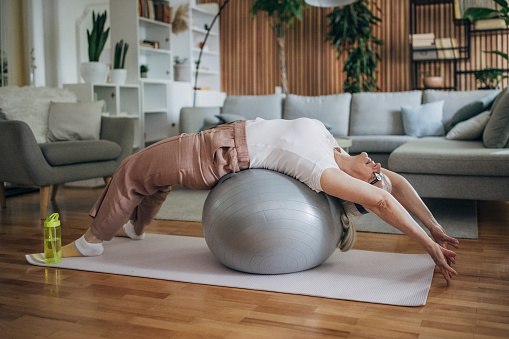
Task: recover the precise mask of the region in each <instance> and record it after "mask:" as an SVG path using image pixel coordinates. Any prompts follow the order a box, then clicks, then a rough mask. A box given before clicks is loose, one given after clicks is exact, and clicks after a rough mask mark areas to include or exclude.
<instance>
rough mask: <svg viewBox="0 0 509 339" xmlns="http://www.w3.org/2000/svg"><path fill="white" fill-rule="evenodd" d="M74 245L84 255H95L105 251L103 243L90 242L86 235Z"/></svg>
mask: <svg viewBox="0 0 509 339" xmlns="http://www.w3.org/2000/svg"><path fill="white" fill-rule="evenodd" d="M74 246H76V249H77V250H78V252H79V253H80V254H82V255H83V256H84V257H95V256H98V255H101V254H103V252H104V246H103V244H102V243H96V244H93V243H89V242H88V241H86V240H85V236H84V235H82V236H81V238H79V239H78V240H76V241H75V242H74Z"/></svg>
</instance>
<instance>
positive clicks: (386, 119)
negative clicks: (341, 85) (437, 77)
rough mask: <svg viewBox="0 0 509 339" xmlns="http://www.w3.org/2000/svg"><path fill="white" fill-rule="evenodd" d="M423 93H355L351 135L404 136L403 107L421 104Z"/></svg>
mask: <svg viewBox="0 0 509 339" xmlns="http://www.w3.org/2000/svg"><path fill="white" fill-rule="evenodd" d="M421 98H422V94H421V91H410V92H395V93H354V94H353V96H352V106H351V110H350V132H349V134H350V135H387V134H392V135H403V134H405V132H404V130H403V121H402V118H401V106H417V105H420V104H421Z"/></svg>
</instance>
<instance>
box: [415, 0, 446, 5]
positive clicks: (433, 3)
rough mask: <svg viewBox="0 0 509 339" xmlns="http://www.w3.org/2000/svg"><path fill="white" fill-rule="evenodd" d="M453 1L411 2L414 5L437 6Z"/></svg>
mask: <svg viewBox="0 0 509 339" xmlns="http://www.w3.org/2000/svg"><path fill="white" fill-rule="evenodd" d="M453 2H454V0H413V1H412V3H414V4H415V5H439V4H451V3H453Z"/></svg>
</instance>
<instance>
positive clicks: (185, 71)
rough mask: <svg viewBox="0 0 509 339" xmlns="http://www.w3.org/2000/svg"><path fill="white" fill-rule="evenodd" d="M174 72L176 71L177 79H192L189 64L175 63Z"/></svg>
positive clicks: (175, 77) (175, 76)
mask: <svg viewBox="0 0 509 339" xmlns="http://www.w3.org/2000/svg"><path fill="white" fill-rule="evenodd" d="M173 72H174V73H175V75H174V79H175V81H191V70H190V69H189V65H175V66H173Z"/></svg>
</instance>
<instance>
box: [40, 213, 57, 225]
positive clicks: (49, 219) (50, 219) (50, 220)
mask: <svg viewBox="0 0 509 339" xmlns="http://www.w3.org/2000/svg"><path fill="white" fill-rule="evenodd" d="M58 226H60V220H58V213H53V214H52V215H47V216H46V221H44V227H58Z"/></svg>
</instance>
